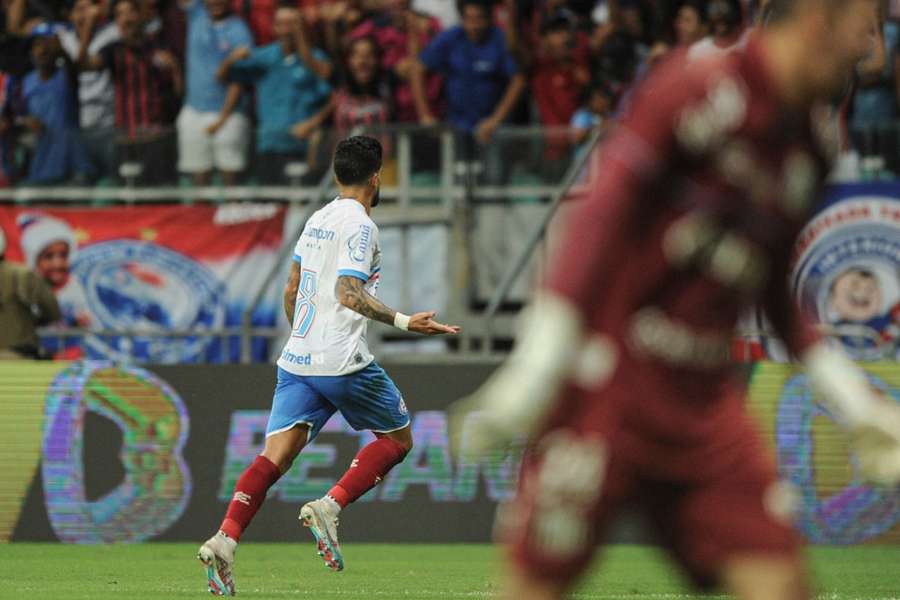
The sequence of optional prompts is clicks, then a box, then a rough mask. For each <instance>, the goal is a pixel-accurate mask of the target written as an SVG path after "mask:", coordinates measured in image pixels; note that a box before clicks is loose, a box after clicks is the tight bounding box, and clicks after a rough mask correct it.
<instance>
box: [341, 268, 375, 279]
mask: <svg viewBox="0 0 900 600" xmlns="http://www.w3.org/2000/svg"><path fill="white" fill-rule="evenodd" d="M338 277H356V278H357V279H362V280H363V281H368V280H369V276H368V275H366V274H365V273H363V272H362V271H354V270H353V269H340V270H339V271H338Z"/></svg>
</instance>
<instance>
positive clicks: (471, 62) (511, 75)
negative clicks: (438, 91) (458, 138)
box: [412, 0, 525, 144]
mask: <svg viewBox="0 0 900 600" xmlns="http://www.w3.org/2000/svg"><path fill="white" fill-rule="evenodd" d="M457 6H458V8H459V13H460V17H461V19H462V24H461V25H458V26H456V27H452V28H450V29H447V30H446V31H443V32H442V33H440V34H438V36H437V37H435V38H434V40H432V41H431V43H430V44H429V45H428V46H427V47H426V48H425V49H424V50H423V51H422V53H421V54H420V55H419V61H418V65H417V68H415V69H413V74H412V88H413V95H414V97H415V99H416V107H417V109H418V111H419V118H420V120H421V122H422V123H423V124H433V123H434V122H435V118H434V115H432V114H431V113H430V111H429V109H428V103H427V102H426V99H425V94H424V88H423V75H424V72H425V71H432V72H438V73H442V74H443V75H444V76H445V77H446V94H447V107H448V111H447V119H448V120H449V121H450V124H451V125H452V126H453V127H454V128H456V129H458V130H460V131H462V132H465V133H467V134H471V135H473V136H474V138H475V139H476V140H477V141H478V142H480V143H482V144H484V143H487V142H488V141H490V139H491V137H492V136H493V134H494V131H496V129H497V127H499V126H500V124H501V123H502V122H503V121H504V120H505V119H506V117H507V116H508V115H509V113H510V111H511V110H512V109H513V108H514V107H515V105H516V103H517V102H518V100H519V97H520V96H521V95H522V92H523V91H524V90H525V78H524V76H523V75H522V74H521V73H520V72H519V68H518V66H517V65H516V62H515V60H514V59H513V56H512V54H511V53H510V51H509V49H508V48H507V45H506V39H505V37H504V35H503V32H502V31H501V30H500V29H499V28H498V27H496V26H495V25H494V24H493V22H492V13H491V4H490V3H488V2H486V1H485V0H460V1H459V2H458V3H457Z"/></svg>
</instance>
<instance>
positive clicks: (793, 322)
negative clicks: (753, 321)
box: [763, 243, 822, 358]
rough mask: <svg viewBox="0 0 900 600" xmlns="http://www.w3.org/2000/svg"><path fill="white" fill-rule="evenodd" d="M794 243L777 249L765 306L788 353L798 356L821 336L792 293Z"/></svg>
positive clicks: (770, 321)
mask: <svg viewBox="0 0 900 600" xmlns="http://www.w3.org/2000/svg"><path fill="white" fill-rule="evenodd" d="M792 246H793V243H792V244H791V245H789V246H787V247H785V248H779V249H777V250H776V251H777V252H778V254H777V255H776V258H775V260H774V261H773V269H772V274H771V277H770V279H769V286H768V288H767V289H766V293H765V298H764V306H763V308H764V310H765V312H766V316H767V317H768V319H769V323H771V324H772V328H773V329H775V333H776V334H777V335H778V337H779V338H781V341H783V342H784V344H785V346H787V349H788V352H790V353H791V354H792V355H793V356H794V357H795V358H801V357H802V356H803V355H804V354H805V353H806V351H807V350H809V349H810V348H811V347H812V346H813V345H814V344H816V343H818V342H819V341H820V340H821V339H822V337H821V336H820V335H819V332H818V331H817V330H816V326H815V323H816V321H815V319H814V318H813V317H812V316H811V315H810V314H809V313H808V311H806V310H805V309H804V308H802V307H801V306H800V305H799V304H798V303H797V301H796V299H795V298H794V295H793V294H791V290H790V282H789V273H790V266H789V262H790V252H791V248H792Z"/></svg>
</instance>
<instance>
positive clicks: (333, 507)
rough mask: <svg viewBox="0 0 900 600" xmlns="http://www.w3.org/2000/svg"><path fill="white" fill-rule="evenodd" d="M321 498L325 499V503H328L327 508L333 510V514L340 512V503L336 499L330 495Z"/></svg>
mask: <svg viewBox="0 0 900 600" xmlns="http://www.w3.org/2000/svg"><path fill="white" fill-rule="evenodd" d="M322 500H324V501H325V504H327V505H328V508H330V509H331V510H332V511H334V514H338V513H339V512H341V505H340V504H338V503H337V500H335V499H334V498H332V497H331V496H323V497H322Z"/></svg>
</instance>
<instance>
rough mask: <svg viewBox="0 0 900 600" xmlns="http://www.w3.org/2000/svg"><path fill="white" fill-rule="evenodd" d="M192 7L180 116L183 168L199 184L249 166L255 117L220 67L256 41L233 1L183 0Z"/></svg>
mask: <svg viewBox="0 0 900 600" xmlns="http://www.w3.org/2000/svg"><path fill="white" fill-rule="evenodd" d="M181 5H182V8H184V9H185V11H186V12H187V18H188V42H187V81H186V84H187V95H186V97H185V102H184V107H183V108H182V109H181V113H180V114H179V115H178V121H177V122H176V127H177V128H178V170H179V171H182V172H183V173H189V174H191V175H192V176H193V178H194V183H195V184H196V185H206V184H208V183H209V180H210V175H211V173H212V170H213V169H214V168H215V169H218V171H219V172H220V173H221V174H222V180H223V182H224V183H226V184H232V183H234V182H235V180H236V178H237V175H238V173H240V172H241V171H243V170H244V169H245V168H246V166H247V153H248V150H249V146H250V120H249V119H248V118H247V115H246V114H245V112H246V103H245V102H241V86H240V84H238V83H231V84H223V83H222V82H221V81H219V80H218V79H216V69H217V68H218V67H219V65H220V64H221V63H222V61H223V60H225V58H227V57H228V56H229V55H230V54H231V53H232V52H233V51H234V50H235V49H237V48H244V47H246V46H248V45H250V44H251V43H252V36H251V34H250V29H249V28H248V27H247V25H246V24H245V23H244V21H243V20H242V19H241V18H240V17H238V16H235V15H233V14H231V12H230V9H229V2H228V0H183V1H182V4H181Z"/></svg>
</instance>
